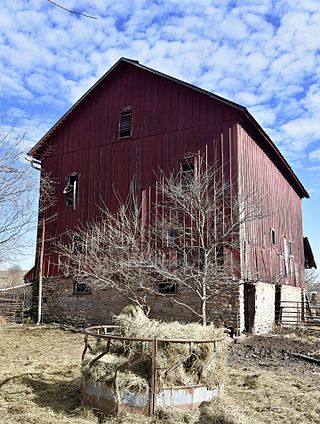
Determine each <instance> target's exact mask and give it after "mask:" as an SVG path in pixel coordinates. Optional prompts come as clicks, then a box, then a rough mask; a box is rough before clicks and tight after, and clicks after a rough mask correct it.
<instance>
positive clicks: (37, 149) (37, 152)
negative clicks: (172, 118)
mask: <svg viewBox="0 0 320 424" xmlns="http://www.w3.org/2000/svg"><path fill="white" fill-rule="evenodd" d="M121 63H127V64H130V65H132V66H135V67H137V68H140V69H142V70H144V71H147V72H150V73H153V74H155V75H157V76H159V77H162V78H165V79H167V80H170V81H172V82H174V83H177V84H180V85H183V86H185V87H186V88H189V89H191V90H194V91H198V92H199V93H201V94H204V95H206V96H208V97H210V98H212V99H214V100H217V101H219V102H221V103H224V104H226V105H228V106H230V107H232V108H234V109H236V110H238V111H239V112H240V113H241V114H242V115H243V117H244V118H245V119H246V120H247V121H248V122H249V123H250V124H251V125H252V126H253V127H254V129H255V130H256V131H257V132H258V133H259V134H260V136H261V137H262V138H263V139H264V141H265V143H266V147H269V149H270V150H271V152H272V153H273V157H274V158H275V159H276V161H277V163H278V165H279V166H280V168H281V167H284V169H285V170H286V171H287V172H286V174H287V179H288V180H289V182H290V183H291V185H292V186H293V188H294V189H295V190H296V192H297V193H298V194H299V195H300V197H307V198H308V197H309V194H308V193H307V191H306V189H305V188H304V187H303V185H302V183H301V182H300V180H299V179H298V177H297V176H296V175H295V173H294V172H293V170H292V168H291V167H290V165H289V164H288V162H287V161H286V159H285V158H284V157H283V155H282V154H281V152H280V150H279V149H278V148H277V147H276V145H275V144H274V143H273V141H272V140H271V138H270V137H269V136H268V134H267V133H266V132H265V131H264V130H263V128H262V127H261V126H260V125H259V123H258V122H257V121H256V120H255V118H254V117H253V116H252V115H251V114H250V112H249V111H248V110H247V108H246V107H244V106H242V105H240V104H238V103H235V102H232V101H231V100H228V99H225V98H223V97H221V96H218V95H217V94H214V93H211V92H210V91H207V90H204V89H202V88H199V87H197V86H195V85H192V84H189V83H187V82H185V81H181V80H179V79H177V78H174V77H171V76H169V75H166V74H164V73H162V72H159V71H157V70H155V69H152V68H149V67H147V66H144V65H141V64H140V63H139V62H138V61H137V60H132V59H128V58H124V57H122V58H120V59H119V60H118V61H117V62H116V63H115V64H114V65H113V66H112V67H111V68H110V69H109V70H108V71H107V72H106V73H105V74H104V75H103V76H102V77H101V78H100V79H99V80H98V81H97V82H96V83H95V84H94V85H93V86H92V87H91V88H89V90H88V91H87V92H86V93H85V94H84V95H83V96H82V97H80V99H79V100H78V101H77V102H76V103H74V105H73V106H71V108H70V109H69V110H68V111H67V112H66V113H65V114H64V115H63V116H62V117H61V118H60V119H59V120H58V121H57V122H56V123H55V124H54V125H53V126H52V128H50V129H49V131H48V132H47V133H46V134H45V135H44V136H43V137H42V138H41V139H40V140H39V141H38V143H37V144H36V145H35V146H33V147H32V149H31V150H30V151H29V152H28V156H31V157H33V158H35V159H41V149H42V148H43V147H44V146H45V144H46V143H47V141H48V140H49V139H50V137H51V136H52V135H53V133H54V132H55V131H56V130H57V129H58V128H59V127H60V126H61V125H62V124H63V122H64V121H65V120H66V119H68V118H69V116H70V115H71V114H72V113H73V111H74V110H75V109H76V108H77V107H78V106H79V105H80V103H81V102H82V101H83V100H84V99H85V98H86V97H87V96H88V95H89V94H90V93H91V92H92V91H93V90H95V89H96V87H98V86H99V85H100V83H101V82H102V81H104V80H105V79H106V78H107V77H108V76H109V75H110V74H111V73H112V72H113V71H114V70H115V69H116V68H117V67H118V66H119V65H120V64H121Z"/></svg>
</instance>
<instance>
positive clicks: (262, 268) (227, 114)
mask: <svg viewBox="0 0 320 424" xmlns="http://www.w3.org/2000/svg"><path fill="white" fill-rule="evenodd" d="M127 107H130V108H132V126H133V131H132V136H131V137H128V138H123V139H119V118H120V114H121V112H122V111H123V110H125V108H127ZM239 110H240V109H237V108H235V107H232V106H231V105H229V104H226V103H224V102H222V101H219V100H217V99H214V98H212V97H210V96H208V95H206V94H205V93H203V92H199V91H196V90H193V89H191V88H189V87H187V86H185V85H183V84H178V83H177V82H175V81H172V80H170V79H166V78H163V77H161V76H159V75H157V74H155V73H152V72H149V71H146V70H144V69H141V68H139V67H136V66H133V65H132V64H131V65H130V64H129V63H127V62H121V63H119V65H118V66H117V67H116V68H115V69H114V70H113V71H112V72H111V73H110V74H109V75H108V77H107V78H105V79H104V80H102V81H101V83H100V84H99V85H98V86H97V87H96V88H95V89H94V90H92V91H91V92H90V93H89V94H88V95H87V96H86V97H85V98H84V99H83V100H82V101H81V102H80V103H79V104H78V106H77V107H76V108H75V109H74V110H73V111H72V112H71V113H70V114H69V116H68V117H67V119H65V121H64V122H63V123H62V124H61V125H59V126H58V127H57V129H55V131H54V132H53V133H52V135H51V138H50V139H49V144H50V151H49V153H48V154H47V155H45V156H44V157H43V159H42V169H43V171H44V172H50V173H51V176H52V178H53V179H54V180H55V181H56V183H57V186H56V188H57V204H56V205H55V207H54V208H53V210H52V211H48V215H50V214H51V213H56V214H57V218H56V219H55V220H52V221H50V222H49V223H48V225H47V231H46V239H47V241H46V248H45V264H44V274H45V276H52V275H56V274H58V273H59V269H58V257H57V255H56V254H54V252H53V250H54V248H53V242H52V241H51V240H55V239H56V238H58V237H59V236H61V235H62V234H65V233H66V232H67V231H68V230H73V229H75V228H76V227H77V226H78V224H79V223H80V222H85V221H87V220H89V219H91V218H94V217H96V216H97V214H98V213H99V206H102V204H103V203H104V204H105V205H106V206H107V207H109V208H110V209H111V210H115V209H116V207H117V196H116V194H115V190H116V191H117V193H118V194H119V195H120V197H122V198H123V199H125V198H126V196H127V193H128V189H129V185H130V182H131V181H132V179H133V178H135V181H136V187H137V192H138V193H140V197H141V201H142V204H143V209H144V211H146V212H147V211H148V209H150V207H151V205H152V204H153V202H154V201H155V198H156V195H157V193H156V190H155V182H156V177H155V175H154V173H155V171H157V170H158V169H159V168H161V169H164V170H165V171H167V170H172V169H174V168H175V167H176V166H177V163H178V162H179V161H181V159H182V158H183V156H184V155H185V154H186V153H193V154H200V155H205V159H206V160H207V162H208V163H209V164H210V165H213V164H215V165H216V166H222V168H223V178H224V179H225V180H231V181H232V182H233V183H234V184H239V190H240V191H241V192H248V191H250V187H254V188H256V189H258V192H260V193H261V194H262V195H263V196H264V195H265V197H263V198H264V202H265V206H266V205H268V206H269V210H271V211H272V212H273V213H272V215H269V216H268V217H266V218H265V219H264V220H262V221H261V222H256V223H253V224H250V225H249V224H248V225H246V226H245V228H242V237H243V241H244V240H245V241H246V253H245V252H244V243H242V252H241V260H242V265H243V267H242V277H243V278H245V279H249V280H251V281H252V280H253V281H255V280H260V281H261V280H262V281H274V279H275V276H278V275H280V274H281V273H282V272H283V267H284V256H285V255H284V251H283V237H286V239H287V241H289V240H292V246H293V256H292V257H290V267H291V268H290V269H292V270H294V273H289V274H290V275H289V277H288V278H286V279H285V282H287V283H290V284H293V285H298V284H303V250H302V228H301V201H300V198H299V195H298V194H297V193H296V191H295V190H294V189H293V188H292V185H290V184H289V182H288V180H287V179H286V178H285V177H284V175H287V176H288V175H289V174H290V172H289V171H288V168H283V161H281V160H279V157H278V158H276V160H277V161H278V162H277V163H278V165H277V166H278V168H277V167H276V166H275V165H274V162H273V160H272V159H271V155H274V156H275V155H276V153H275V152H274V149H273V150H272V149H271V148H270V145H268V143H267V142H266V140H263V139H262V144H263V142H265V146H264V147H265V148H264V151H263V150H262V148H261V140H259V143H258V144H257V143H256V141H257V140H256V139H255V141H253V138H254V137H253V138H252V137H251V136H249V135H248V133H247V131H246V130H244V129H243V128H242V127H241V126H240V125H239V124H238V122H239V113H240V112H239ZM259 146H260V147H259ZM268 149H269V150H268ZM267 151H268V154H269V156H270V157H268V156H267V155H266V152H267ZM281 166H282V168H281ZM71 172H77V173H78V174H79V176H80V178H79V201H78V205H77V208H76V210H73V209H72V208H68V207H66V204H65V196H64V195H63V194H62V191H63V188H64V187H65V184H66V178H67V177H68V175H69V174H70V173H71ZM289 177H290V178H293V177H292V175H291V174H290V175H289ZM295 184H297V183H296V182H295ZM235 190H237V187H235ZM271 228H274V229H275V230H276V234H277V238H278V243H277V245H276V246H275V247H271V241H270V238H271ZM246 266H248V267H249V270H247V269H246ZM293 275H294V276H295V278H294V277H293Z"/></svg>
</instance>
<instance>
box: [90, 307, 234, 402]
mask: <svg viewBox="0 0 320 424" xmlns="http://www.w3.org/2000/svg"><path fill="white" fill-rule="evenodd" d="M114 321H115V325H116V331H115V332H114V333H113V336H115V335H117V336H122V337H124V338H126V340H122V339H121V338H120V339H111V340H110V339H104V338H103V337H98V338H97V341H96V344H95V346H93V347H91V349H90V351H89V353H88V354H87V355H86V356H85V359H84V361H83V375H84V378H85V379H87V380H90V381H91V382H95V383H97V384H99V385H100V387H102V386H101V384H102V385H105V386H106V387H108V388H109V389H110V390H111V391H112V397H113V401H114V402H115V403H116V404H118V405H121V404H122V403H123V402H127V399H128V396H133V397H134V396H140V397H141V399H149V398H150V390H151V391H152V378H153V373H152V364H153V361H154V358H153V351H152V343H151V342H150V340H153V339H157V354H156V370H155V373H154V378H155V380H156V381H155V387H156V388H157V392H158V393H160V392H161V391H162V392H163V393H164V391H166V393H168V390H171V391H172V393H176V391H177V388H181V387H188V388H190V390H191V391H192V390H194V391H195V394H194V397H196V396H199V393H200V392H201V390H203V387H204V388H207V389H209V390H211V392H212V393H213V390H216V389H217V388H221V387H222V386H223V384H224V380H225V358H226V349H225V345H224V342H223V341H222V340H223V329H222V328H215V327H213V326H211V325H208V326H202V325H200V324H194V323H192V324H181V323H179V322H170V323H165V322H160V321H157V320H152V319H149V318H148V317H147V316H146V315H145V314H144V312H143V311H142V310H141V309H140V308H137V307H134V306H129V307H126V308H125V309H124V310H123V311H122V312H121V313H120V314H119V315H118V316H115V317H114ZM128 338H132V339H134V340H127V339H128ZM139 338H142V339H149V341H146V340H139ZM169 339H171V341H169ZM172 339H177V340H180V341H182V342H180V343H175V342H172ZM217 339H219V342H217V341H214V340H217ZM167 340H168V341H167ZM184 340H185V341H186V342H184ZM201 340H210V341H211V342H210V343H200V341H201ZM197 341H198V342H197ZM200 386H201V387H202V389H200ZM92 390H94V389H92ZM196 391H198V392H197V393H196ZM211 392H210V393H211ZM166 396H167V395H166ZM166 396H164V395H163V396H162V398H164V397H166ZM170 396H171V395H170ZM172 396H173V395H172ZM172 396H171V397H172ZM203 400H207V399H203ZM141 402H142V401H141ZM198 403H201V402H198Z"/></svg>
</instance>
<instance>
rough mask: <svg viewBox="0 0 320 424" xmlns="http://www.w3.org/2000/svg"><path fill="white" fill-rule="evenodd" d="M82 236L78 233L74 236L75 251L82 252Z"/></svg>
mask: <svg viewBox="0 0 320 424" xmlns="http://www.w3.org/2000/svg"><path fill="white" fill-rule="evenodd" d="M82 244H83V243H82V237H81V236H80V235H79V234H76V235H75V236H74V238H73V253H82Z"/></svg>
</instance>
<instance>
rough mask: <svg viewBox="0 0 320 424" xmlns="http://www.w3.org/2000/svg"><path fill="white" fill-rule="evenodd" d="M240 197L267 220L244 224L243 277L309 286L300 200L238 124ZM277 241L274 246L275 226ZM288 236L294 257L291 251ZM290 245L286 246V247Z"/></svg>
mask: <svg viewBox="0 0 320 424" xmlns="http://www.w3.org/2000/svg"><path fill="white" fill-rule="evenodd" d="M238 155H239V156H238V158H239V162H238V169H239V175H238V186H239V195H240V198H241V197H242V198H246V202H247V203H248V204H250V203H251V204H252V205H254V206H255V207H256V210H257V212H258V213H257V216H258V215H260V214H261V215H262V218H258V219H255V220H253V221H250V222H246V223H245V224H244V225H242V228H241V240H242V255H241V261H242V278H243V279H244V280H248V281H262V282H273V283H278V284H289V285H292V286H303V285H304V252H303V236H302V213H301V199H300V197H299V196H298V194H297V193H296V192H295V190H294V189H293V188H292V186H291V185H290V184H289V183H288V181H287V180H286V179H285V177H284V176H283V173H282V172H281V169H279V168H277V167H276V166H275V165H274V163H273V161H272V160H271V158H270V157H268V156H267V155H266V154H265V152H264V151H263V150H262V148H261V147H260V146H259V145H258V143H256V142H255V141H254V140H253V137H252V136H250V135H249V134H248V132H247V131H246V130H245V129H244V128H243V127H242V126H240V125H239V126H238ZM272 229H274V230H275V234H276V243H275V245H273V244H272V240H271V230H272ZM289 240H290V241H292V255H290V254H289V251H287V254H286V252H285V249H286V248H287V249H288V248H289V247H288V246H289ZM285 245H286V246H287V247H286V248H285Z"/></svg>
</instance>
